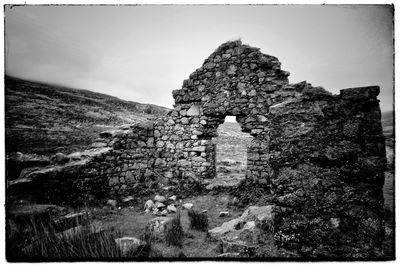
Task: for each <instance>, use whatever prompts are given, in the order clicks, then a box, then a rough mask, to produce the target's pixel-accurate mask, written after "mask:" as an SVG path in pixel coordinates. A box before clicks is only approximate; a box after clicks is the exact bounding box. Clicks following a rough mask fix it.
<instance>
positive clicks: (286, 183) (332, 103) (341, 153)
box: [268, 87, 386, 258]
mask: <svg viewBox="0 0 400 267" xmlns="http://www.w3.org/2000/svg"><path fill="white" fill-rule="evenodd" d="M378 93H379V88H378V87H367V88H354V89H346V90H342V91H341V94H340V95H339V96H329V95H318V94H311V95H308V96H302V97H300V98H299V99H298V100H297V101H293V102H287V103H283V104H280V105H279V106H272V107H271V109H270V114H269V116H268V119H269V122H270V129H271V130H270V142H269V154H270V159H269V164H270V168H271V170H272V175H271V176H270V181H271V189H272V200H271V204H275V205H276V206H277V207H279V208H278V209H277V214H278V215H277V221H276V224H275V234H276V240H277V241H278V245H279V246H281V247H283V248H285V249H287V250H293V251H296V252H299V253H300V254H301V255H302V256H306V257H352V258H353V257H374V256H379V255H380V253H381V242H382V239H383V237H384V232H383V228H382V223H383V221H382V219H383V195H382V185H383V182H384V170H385V164H386V157H385V147H384V138H383V136H382V128H381V123H380V109H379V102H378V100H377V99H376V96H377V94H378Z"/></svg>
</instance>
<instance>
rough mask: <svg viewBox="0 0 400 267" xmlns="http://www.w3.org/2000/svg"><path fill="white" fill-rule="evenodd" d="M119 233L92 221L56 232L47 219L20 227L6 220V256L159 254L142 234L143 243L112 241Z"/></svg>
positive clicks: (66, 257)
mask: <svg viewBox="0 0 400 267" xmlns="http://www.w3.org/2000/svg"><path fill="white" fill-rule="evenodd" d="M120 236H121V233H118V232H115V231H113V230H112V229H107V230H99V229H98V228H97V229H96V228H95V227H93V225H92V224H91V223H86V224H85V225H80V226H77V227H74V228H71V229H69V230H67V231H63V232H58V231H56V229H55V228H54V227H53V226H51V225H50V224H48V223H47V224H45V223H38V222H32V224H31V225H30V226H29V227H25V229H22V228H20V227H18V225H17V224H16V223H15V222H13V221H12V220H8V221H7V231H6V257H7V260H8V261H11V262H20V261H24V262H27V261H28V262H32V261H33V262H35V261H53V260H55V261H57V260H82V259H85V260H87V259H121V258H149V257H162V254H161V253H159V252H158V251H155V250H154V249H153V246H152V245H153V244H152V242H151V239H150V238H147V239H146V238H144V239H143V238H142V241H144V242H143V244H141V245H139V246H137V247H132V248H131V249H129V250H128V251H123V250H122V248H121V247H119V246H118V245H117V243H116V241H115V239H116V238H118V237H120Z"/></svg>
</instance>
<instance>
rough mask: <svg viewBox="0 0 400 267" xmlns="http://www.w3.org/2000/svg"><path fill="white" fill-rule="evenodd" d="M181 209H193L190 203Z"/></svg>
mask: <svg viewBox="0 0 400 267" xmlns="http://www.w3.org/2000/svg"><path fill="white" fill-rule="evenodd" d="M182 207H183V208H184V209H187V210H190V209H192V208H193V204H192V203H185V204H183V205H182Z"/></svg>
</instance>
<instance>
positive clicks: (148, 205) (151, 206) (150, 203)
mask: <svg viewBox="0 0 400 267" xmlns="http://www.w3.org/2000/svg"><path fill="white" fill-rule="evenodd" d="M154 207H155V205H154V202H153V200H151V199H149V200H147V201H146V203H145V204H144V209H145V210H149V211H150V210H152V209H154Z"/></svg>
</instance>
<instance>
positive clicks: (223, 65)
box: [72, 41, 386, 256]
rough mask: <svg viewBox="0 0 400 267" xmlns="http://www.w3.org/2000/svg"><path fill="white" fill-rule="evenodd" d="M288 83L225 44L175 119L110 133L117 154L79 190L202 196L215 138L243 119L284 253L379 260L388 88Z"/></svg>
mask: <svg viewBox="0 0 400 267" xmlns="http://www.w3.org/2000/svg"><path fill="white" fill-rule="evenodd" d="M288 76H289V73H288V72H286V71H283V70H281V68H280V62H279V61H278V59H277V58H275V57H272V56H269V55H264V54H262V53H261V52H260V51H259V49H257V48H253V47H250V46H247V45H242V44H241V42H240V41H236V42H228V43H225V44H223V45H221V46H220V47H219V48H218V49H217V50H216V51H215V52H214V53H213V54H211V55H210V57H209V58H208V59H206V61H205V62H204V64H203V66H202V67H201V68H199V69H197V70H196V71H195V72H193V73H192V74H191V75H190V77H189V79H187V80H185V81H184V83H183V86H182V88H181V89H179V90H175V91H173V97H174V99H175V105H174V109H173V110H171V111H170V112H169V113H168V114H167V115H166V116H164V117H162V118H159V119H157V120H155V121H149V122H148V123H147V124H140V125H132V126H130V127H128V128H126V129H123V130H121V131H118V132H116V133H112V134H111V133H110V134H107V133H105V134H104V136H103V137H104V138H105V139H104V140H103V142H105V143H106V146H107V147H109V149H108V150H107V151H106V152H104V153H101V154H99V155H98V156H96V157H94V158H92V159H91V160H90V162H89V163H88V164H86V165H84V167H82V168H81V169H80V170H79V171H78V173H77V175H76V177H78V179H74V182H73V183H74V185H72V187H73V188H76V190H75V192H76V193H77V195H78V194H79V195H85V196H90V197H92V198H101V197H103V198H104V197H114V198H122V197H124V196H128V195H132V196H142V195H144V194H151V193H155V192H160V190H162V189H163V188H164V189H165V188H172V190H175V192H178V193H179V192H180V193H181V194H183V195H184V194H188V193H196V192H197V193H198V192H200V191H201V190H204V188H205V186H206V181H207V180H208V179H212V178H214V177H215V175H216V169H215V153H216V152H215V151H216V149H215V145H214V144H213V142H212V140H211V138H212V137H214V136H216V135H217V128H218V126H219V125H220V124H222V123H223V122H224V119H225V116H236V119H237V121H238V123H239V124H240V126H241V129H242V131H243V132H248V133H250V135H251V136H252V137H253V140H252V142H251V145H250V146H249V147H248V152H247V172H246V180H245V184H246V183H248V182H249V181H253V183H252V184H251V183H250V185H251V186H256V187H257V189H260V188H261V189H262V190H263V192H265V196H264V198H265V199H266V201H267V202H268V204H271V205H275V207H276V209H275V214H276V215H275V216H276V217H275V218H276V219H275V220H276V222H275V225H274V232H275V233H276V236H275V239H276V242H277V244H278V245H279V247H282V248H284V249H286V250H288V251H297V252H299V251H300V253H301V254H302V255H307V256H315V255H319V256H324V255H325V256H329V255H336V254H337V255H348V254H347V253H352V255H354V254H355V255H357V253H358V252H359V255H360V256H363V255H375V254H374V253H377V252H376V250H378V249H379V247H380V244H381V241H382V238H383V236H384V234H383V232H382V231H383V230H382V229H383V227H382V222H383V221H382V219H383V195H382V185H383V182H384V170H385V166H386V156H385V143H384V137H383V135H382V127H381V121H380V118H381V114H380V108H379V101H378V100H377V95H378V94H379V87H377V86H372V87H363V88H353V89H345V90H341V92H340V95H332V94H330V93H329V92H327V91H325V90H324V89H323V88H320V87H313V86H312V85H310V84H308V83H306V82H301V83H298V84H290V83H289V82H288V78H287V77H288ZM243 192H244V191H243ZM239 193H240V192H239ZM90 197H89V198H90ZM316 244H319V245H316ZM363 253H364V254H363Z"/></svg>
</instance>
